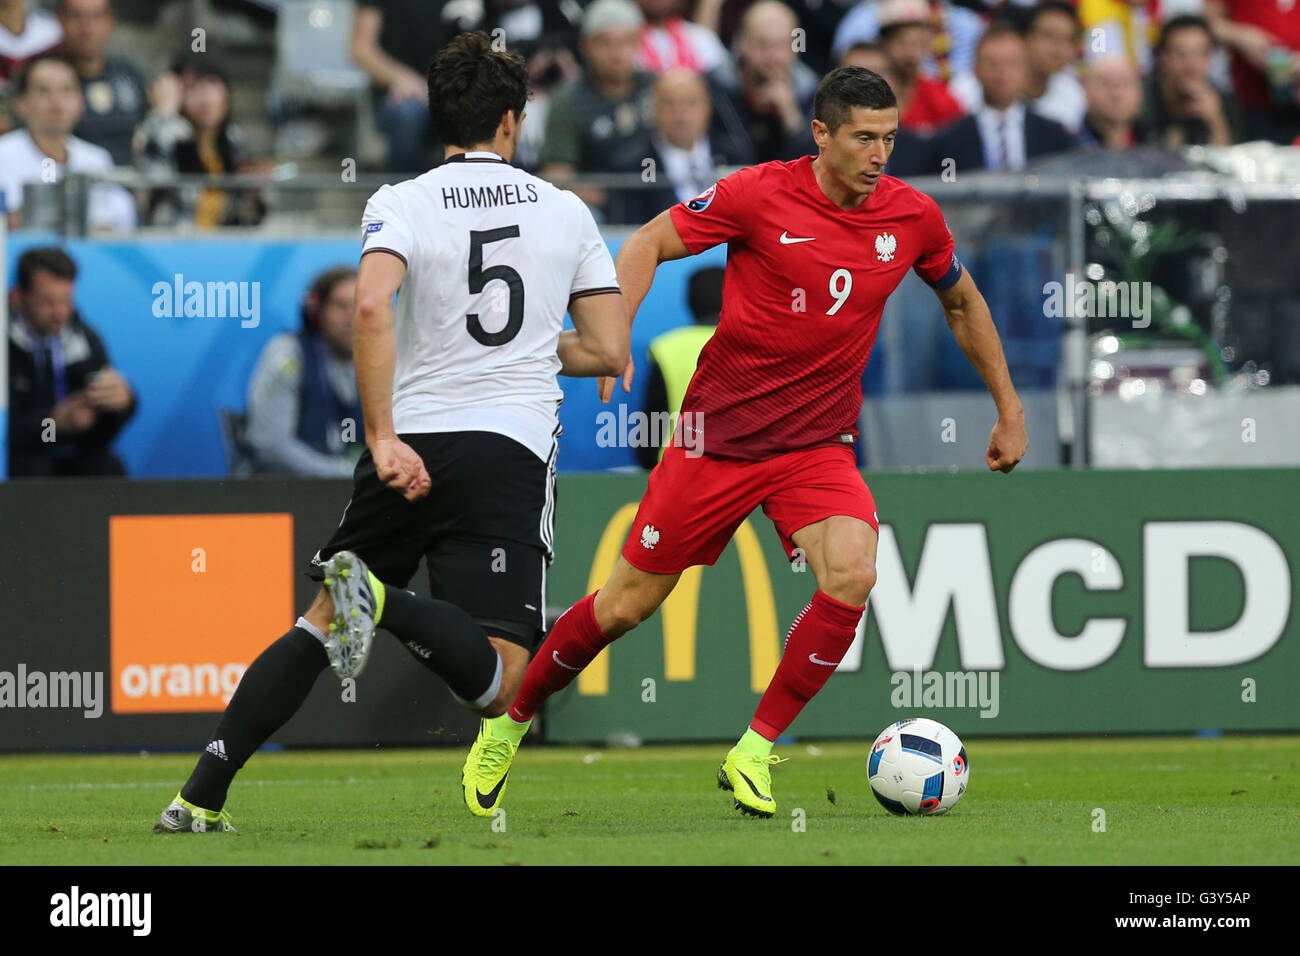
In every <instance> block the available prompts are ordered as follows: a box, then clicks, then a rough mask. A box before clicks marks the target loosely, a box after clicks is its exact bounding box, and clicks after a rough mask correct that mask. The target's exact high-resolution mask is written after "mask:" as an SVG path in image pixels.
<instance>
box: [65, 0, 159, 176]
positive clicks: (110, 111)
mask: <svg viewBox="0 0 1300 956" xmlns="http://www.w3.org/2000/svg"><path fill="white" fill-rule="evenodd" d="M56 9H57V12H58V17H59V24H60V25H61V26H62V28H63V45H62V46H61V47H60V48H59V52H60V53H61V54H62V55H63V56H65V57H67V59H68V61H69V62H70V63H71V64H72V65H73V67H75V68H76V71H77V77H78V78H79V79H80V80H81V97H82V99H83V100H84V101H85V104H86V106H85V111H84V112H83V113H82V114H81V121H80V122H79V123H77V127H76V129H74V130H73V132H74V133H76V135H77V136H79V137H81V138H82V139H84V140H86V141H87V142H90V143H94V144H95V145H96V146H102V147H104V148H105V149H106V150H108V153H109V155H110V156H112V157H113V163H114V165H116V166H130V165H131V163H132V154H131V136H132V134H133V133H134V132H135V128H136V126H138V125H139V124H140V121H141V120H143V119H144V115H145V112H146V110H147V108H148V97H147V96H146V94H145V90H144V82H143V81H142V80H141V79H140V72H139V71H138V70H137V69H136V68H135V66H134V65H132V63H131V62H130V61H129V60H125V59H122V58H121V57H110V56H106V55H105V53H104V49H105V47H106V46H107V45H108V39H109V37H110V36H112V33H113V28H114V27H116V26H117V19H116V18H115V17H114V15H113V3H112V0H59V3H58V6H57V8H56Z"/></svg>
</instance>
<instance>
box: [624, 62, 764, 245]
mask: <svg viewBox="0 0 1300 956" xmlns="http://www.w3.org/2000/svg"><path fill="white" fill-rule="evenodd" d="M653 101H654V123H653V127H652V128H651V129H650V130H649V131H648V132H646V133H643V134H642V135H640V136H638V137H637V138H636V139H634V140H633V141H632V142H631V143H629V144H628V146H627V148H626V149H625V150H624V151H623V153H622V154H621V156H620V157H619V160H618V162H617V164H616V166H615V169H616V170H618V171H622V172H629V173H640V174H641V175H642V178H643V179H645V178H646V172H647V169H648V170H650V171H651V172H650V175H651V176H652V177H653V178H651V179H650V180H649V182H651V183H654V184H655V185H653V186H651V187H649V188H642V189H635V190H624V191H622V192H621V193H620V194H619V195H618V196H617V197H616V202H611V204H610V210H609V221H610V222H617V223H625V224H635V225H638V226H639V225H641V224H643V223H647V222H649V221H650V220H651V219H653V218H654V217H655V216H656V215H658V214H659V213H661V212H663V211H664V210H665V209H667V208H668V207H669V206H671V205H673V204H674V203H677V202H684V201H685V200H688V199H693V198H695V197H696V196H698V195H700V193H702V192H704V190H706V189H708V188H709V187H710V186H712V185H713V184H714V182H716V181H717V178H718V177H717V175H716V174H715V172H714V170H715V168H716V167H718V166H736V165H739V164H740V161H741V158H740V157H738V156H737V155H736V154H734V153H730V152H728V150H727V141H725V140H724V141H723V142H722V143H719V144H714V143H713V141H712V140H711V139H710V138H709V119H710V112H711V111H710V107H709V88H708V85H707V84H706V83H705V81H704V78H703V77H701V76H700V75H699V74H698V73H692V72H691V71H690V70H683V69H676V70H669V71H668V72H667V73H665V74H664V75H663V76H661V77H659V79H658V80H656V81H655V85H654V100H653ZM647 160H649V164H648V165H647Z"/></svg>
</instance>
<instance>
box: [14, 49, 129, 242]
mask: <svg viewBox="0 0 1300 956" xmlns="http://www.w3.org/2000/svg"><path fill="white" fill-rule="evenodd" d="M14 89H15V92H16V93H17V99H16V101H15V106H16V107H17V110H18V115H19V117H21V119H22V120H23V122H24V123H25V124H26V127H25V128H24V129H17V130H14V131H13V132H12V133H5V134H4V135H3V136H0V202H3V204H4V208H5V210H6V211H7V212H8V215H9V226H10V228H11V229H17V228H19V227H20V226H22V225H23V224H24V219H26V222H27V225H29V226H30V225H32V219H33V217H32V216H31V215H28V216H26V217H24V215H23V186H24V185H26V184H27V183H54V182H58V181H60V180H62V179H63V177H64V175H65V174H67V173H69V172H72V173H98V172H105V171H107V170H110V169H112V168H113V157H111V156H110V155H109V154H108V150H106V149H104V148H103V147H102V146H96V145H94V144H93V143H87V142H86V141H85V140H82V139H78V138H77V137H76V136H73V135H72V130H73V128H74V127H75V126H76V125H77V120H78V119H80V118H81V110H82V101H81V87H80V85H79V84H78V83H77V73H76V70H74V69H73V68H72V64H71V63H69V62H68V61H67V60H64V59H62V58H61V57H58V56H55V55H54V54H51V53H46V54H42V55H41V56H38V57H36V58H35V59H33V60H29V61H28V62H27V63H26V65H24V66H23V68H22V70H20V71H19V73H18V76H17V78H16V80H15V81H14ZM40 225H43V226H50V225H52V224H51V223H40ZM86 225H87V228H88V229H90V230H91V231H93V232H130V231H131V230H132V229H134V228H135V226H136V212H135V200H134V199H132V198H131V194H130V193H128V192H127V191H126V190H125V189H123V188H122V187H121V186H115V185H112V184H109V183H99V184H96V185H94V186H92V187H91V189H90V193H89V196H88V197H87V208H86Z"/></svg>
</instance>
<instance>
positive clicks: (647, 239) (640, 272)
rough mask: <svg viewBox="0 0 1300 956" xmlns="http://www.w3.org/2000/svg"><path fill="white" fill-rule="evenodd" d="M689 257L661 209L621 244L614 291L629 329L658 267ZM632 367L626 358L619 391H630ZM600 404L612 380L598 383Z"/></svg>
mask: <svg viewBox="0 0 1300 956" xmlns="http://www.w3.org/2000/svg"><path fill="white" fill-rule="evenodd" d="M690 254H691V251H690V250H689V249H687V248H686V244H685V243H684V242H682V237H681V236H679V235H678V234H677V227H676V226H675V225H673V217H672V215H671V214H670V211H669V210H667V209H665V210H664V211H663V212H661V213H660V214H659V215H657V216H655V217H654V218H653V219H651V220H650V221H649V222H648V223H646V224H645V225H644V226H642V227H641V228H640V229H638V230H637V231H636V232H634V233H632V235H631V236H630V237H629V238H628V240H627V241H626V242H625V243H623V245H622V246H621V247H620V248H619V250H618V255H617V256H615V257H614V270H615V271H616V272H617V273H618V287H619V288H620V289H622V290H623V300H624V302H625V304H626V305H627V324H628V328H629V329H631V327H632V321H633V319H635V318H636V310H637V309H639V308H641V302H642V300H643V299H645V296H646V293H647V292H649V291H650V283H652V282H653V281H654V277H655V269H656V268H658V266H659V263H661V262H667V261H669V260H670V259H685V258H686V257H687V256H689V255H690ZM634 370H635V363H634V362H633V361H632V358H631V356H629V357H628V360H627V367H626V368H624V369H623V391H625V392H631V391H632V372H633V371H634ZM599 389H600V400H601V401H602V402H608V401H609V399H610V396H611V395H613V394H614V380H613V379H612V378H602V379H601V380H600V382H599Z"/></svg>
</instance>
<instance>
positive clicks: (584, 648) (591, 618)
mask: <svg viewBox="0 0 1300 956" xmlns="http://www.w3.org/2000/svg"><path fill="white" fill-rule="evenodd" d="M595 604H596V595H595V593H592V594H588V595H587V596H586V597H585V598H583V599H582V600H581V601H579V602H578V603H577V604H575V605H573V607H571V608H569V609H568V610H567V611H565V612H564V613H563V614H561V615H560V619H559V620H558V621H556V622H555V626H554V627H553V628H551V633H550V634H549V635H548V636H547V638H546V640H545V642H543V644H542V646H541V648H540V649H539V650H538V651H537V654H536V656H534V657H533V659H532V662H531V663H530V664H529V665H528V670H527V671H526V672H525V673H524V682H523V683H522V684H520V685H519V693H517V694H516V695H515V702H514V703H513V704H511V705H510V710H509V711H507V713H509V714H510V716H511V717H513V718H514V719H515V720H517V721H519V722H521V723H522V722H523V721H525V720H531V719H532V717H533V715H534V714H535V713H537V711H538V710H540V709H541V706H542V704H543V703H545V702H546V698H548V697H550V696H551V695H552V694H554V693H555V692H556V691H557V690H562V689H564V688H565V687H568V686H569V682H570V681H571V680H573V679H574V678H575V677H577V676H578V671H580V670H582V669H583V668H584V667H586V666H587V665H588V664H590V663H591V662H592V661H593V660H595V658H596V655H597V654H599V653H600V652H601V651H602V650H603V649H604V648H605V646H606V645H608V644H609V643H610V642H611V641H612V640H613V639H612V638H609V637H606V636H605V635H604V634H603V633H601V630H600V626H599V625H598V624H597V623H596V611H595Z"/></svg>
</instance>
